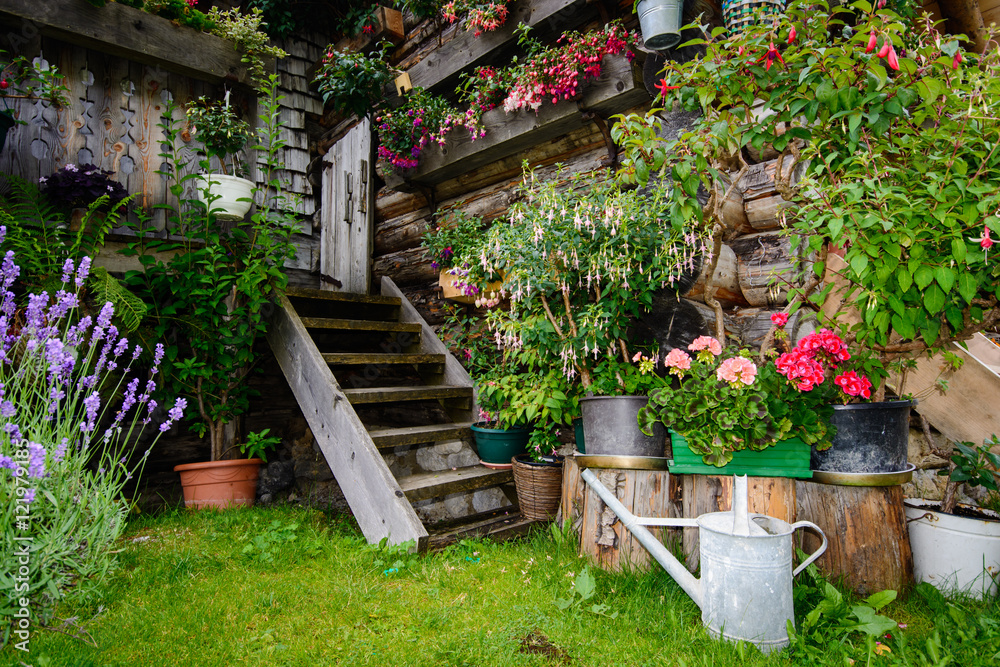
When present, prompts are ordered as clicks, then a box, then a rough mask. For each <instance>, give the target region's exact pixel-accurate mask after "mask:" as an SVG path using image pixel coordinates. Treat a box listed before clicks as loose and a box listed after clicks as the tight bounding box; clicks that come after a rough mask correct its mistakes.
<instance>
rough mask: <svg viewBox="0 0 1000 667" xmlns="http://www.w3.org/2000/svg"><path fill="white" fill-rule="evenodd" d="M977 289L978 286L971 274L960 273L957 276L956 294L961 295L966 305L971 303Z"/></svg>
mask: <svg viewBox="0 0 1000 667" xmlns="http://www.w3.org/2000/svg"><path fill="white" fill-rule="evenodd" d="M978 287H979V284H978V282H977V281H976V278H975V276H973V275H972V274H969V273H962V274H960V275H959V276H958V293H959V294H961V295H962V298H963V299H965V302H966V303H972V300H973V299H974V298H975V297H976V291H977V288H978Z"/></svg>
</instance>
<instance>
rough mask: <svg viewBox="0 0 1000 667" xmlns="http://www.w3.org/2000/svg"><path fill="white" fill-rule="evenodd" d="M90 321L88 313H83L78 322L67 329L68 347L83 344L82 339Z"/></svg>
mask: <svg viewBox="0 0 1000 667" xmlns="http://www.w3.org/2000/svg"><path fill="white" fill-rule="evenodd" d="M91 322H92V320H91V317H90V315H84V316H83V317H81V318H80V321H79V322H77V323H76V324H74V325H73V326H71V327H70V328H69V329H67V330H66V345H67V346H69V347H80V346H81V345H83V339H84V337H85V336H86V334H87V330H89V329H90V324H91Z"/></svg>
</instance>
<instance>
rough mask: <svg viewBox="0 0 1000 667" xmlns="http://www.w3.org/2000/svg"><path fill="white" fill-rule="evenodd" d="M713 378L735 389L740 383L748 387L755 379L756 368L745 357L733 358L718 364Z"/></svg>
mask: <svg viewBox="0 0 1000 667" xmlns="http://www.w3.org/2000/svg"><path fill="white" fill-rule="evenodd" d="M715 376H716V377H717V378H718V379H719V381H720V382H728V383H729V384H731V385H733V386H736V387H738V386H739V385H740V384H741V383H742V384H744V385H747V386H749V385H752V384H753V381H754V378H756V377H757V367H756V366H755V365H754V363H753V362H752V361H750V360H749V359H747V358H745V357H733V358H732V359H726V360H725V361H723V362H722V363H721V364H719V368H718V369H717V370H716V371H715Z"/></svg>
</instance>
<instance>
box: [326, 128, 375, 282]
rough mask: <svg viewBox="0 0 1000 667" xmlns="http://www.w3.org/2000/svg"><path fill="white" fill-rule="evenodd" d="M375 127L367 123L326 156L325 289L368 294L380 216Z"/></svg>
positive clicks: (353, 131)
mask: <svg viewBox="0 0 1000 667" xmlns="http://www.w3.org/2000/svg"><path fill="white" fill-rule="evenodd" d="M371 150H372V142H371V124H370V123H369V121H368V119H364V120H362V121H361V122H360V123H358V124H357V125H356V126H354V128H353V129H352V130H351V131H349V132H348V133H347V135H345V136H344V138H343V139H341V140H340V141H338V142H337V143H336V144H334V146H333V148H332V149H331V150H330V152H328V153H327V154H326V155H325V156H324V158H323V161H324V165H323V167H324V168H323V210H322V213H321V216H322V218H321V220H322V234H321V236H320V271H321V272H322V273H323V288H324V289H334V290H338V291H341V292H354V293H357V294H367V293H368V291H369V286H370V285H371V258H372V239H373V227H374V216H373V214H372V211H373V208H374V206H373V204H374V197H373V194H372V188H371V187H370V186H371V181H372V174H371V170H372V154H371Z"/></svg>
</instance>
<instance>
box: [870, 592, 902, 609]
mask: <svg viewBox="0 0 1000 667" xmlns="http://www.w3.org/2000/svg"><path fill="white" fill-rule="evenodd" d="M897 595H898V593H896V591H894V590H885V591H879V592H878V593H872V594H871V595H869V596H868V597H867V598H865V604H867V605H868V606H869V607H872V608H874V609H875V610H876V611H877V610H879V609H881V608H882V607H884V606H886V605H887V604H889V603H890V602H892V601H893V600H895V599H896V596H897Z"/></svg>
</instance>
